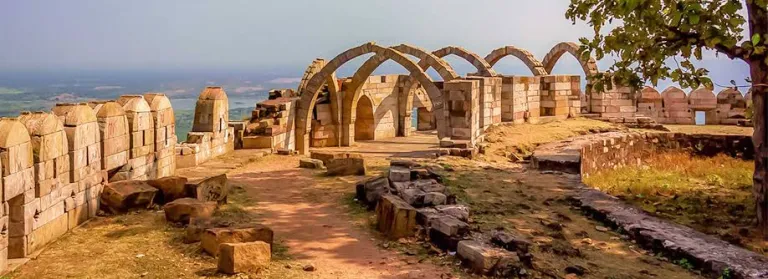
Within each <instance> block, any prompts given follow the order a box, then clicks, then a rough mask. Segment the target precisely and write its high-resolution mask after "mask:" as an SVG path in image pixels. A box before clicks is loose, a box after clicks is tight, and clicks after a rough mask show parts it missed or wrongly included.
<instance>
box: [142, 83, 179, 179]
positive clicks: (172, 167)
mask: <svg viewBox="0 0 768 279" xmlns="http://www.w3.org/2000/svg"><path fill="white" fill-rule="evenodd" d="M144 99H145V100H146V101H147V103H149V109H150V112H151V114H152V122H153V123H154V126H153V129H154V135H155V143H154V147H155V150H154V152H155V156H154V159H155V161H154V162H153V166H152V169H153V170H154V172H151V173H148V176H149V178H151V179H155V178H162V177H167V176H173V175H174V174H176V156H174V152H175V150H176V142H177V140H178V138H177V137H176V117H175V115H174V113H173V107H171V101H170V100H169V99H168V97H166V96H165V95H164V94H160V93H147V94H144Z"/></svg>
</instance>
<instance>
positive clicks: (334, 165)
mask: <svg viewBox="0 0 768 279" xmlns="http://www.w3.org/2000/svg"><path fill="white" fill-rule="evenodd" d="M349 155H350V156H351V155H352V154H349ZM326 168H327V169H328V171H327V174H328V175H329V176H347V175H365V173H366V168H365V159H363V158H362V157H359V156H352V157H348V158H338V159H331V160H330V161H328V163H327V164H326Z"/></svg>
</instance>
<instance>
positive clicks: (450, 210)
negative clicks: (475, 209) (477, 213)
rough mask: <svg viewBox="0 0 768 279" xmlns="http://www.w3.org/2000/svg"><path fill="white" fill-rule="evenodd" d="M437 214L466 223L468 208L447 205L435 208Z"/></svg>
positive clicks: (458, 205)
mask: <svg viewBox="0 0 768 279" xmlns="http://www.w3.org/2000/svg"><path fill="white" fill-rule="evenodd" d="M435 209H436V210H437V212H440V213H442V214H445V215H449V216H453V217H455V218H456V219H459V220H461V221H464V222H467V221H468V220H469V207H467V206H466V205H461V204H447V205H438V206H435Z"/></svg>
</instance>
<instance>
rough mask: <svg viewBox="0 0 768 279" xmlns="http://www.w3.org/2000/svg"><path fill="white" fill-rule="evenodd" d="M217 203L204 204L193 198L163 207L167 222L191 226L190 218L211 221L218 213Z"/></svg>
mask: <svg viewBox="0 0 768 279" xmlns="http://www.w3.org/2000/svg"><path fill="white" fill-rule="evenodd" d="M217 206H218V204H216V202H212V201H211V202H204V201H200V200H197V199H192V198H183V199H178V200H175V201H172V202H169V203H167V204H166V205H165V206H163V211H165V220H167V221H168V222H173V223H181V224H189V219H190V218H196V219H209V218H211V217H212V216H213V213H214V212H215V211H216V207H217Z"/></svg>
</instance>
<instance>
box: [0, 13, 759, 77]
mask: <svg viewBox="0 0 768 279" xmlns="http://www.w3.org/2000/svg"><path fill="white" fill-rule="evenodd" d="M568 3H569V1H568V0H476V1H466V0H387V1H383V0H378V1H373V0H326V1H319V0H311V1H310V0H305V1H302V0H279V1H255V0H250V1H245V0H219V1H214V0H210V1H207V0H162V1H158V0H130V1H124V0H121V1H116V0H70V1H42V0H0V70H2V71H20V70H25V71H26V70H39V69H47V70H56V69H62V70H64V69H95V70H113V69H126V70H142V69H196V70H200V69H211V70H218V69H238V70H253V71H260V70H264V71H268V70H269V69H275V68H281V69H294V68H295V69H297V70H296V71H297V72H296V76H300V75H301V74H302V72H303V70H304V67H306V65H308V64H309V62H311V61H312V59H314V58H316V57H325V58H332V57H333V56H335V55H336V54H338V53H340V52H342V51H344V50H346V49H347V48H350V47H353V46H356V45H359V44H362V43H364V42H367V41H375V42H377V43H379V44H381V45H394V44H399V43H410V44H413V45H417V46H421V47H423V48H425V49H430V50H434V49H438V48H440V47H443V46H447V45H458V46H463V47H465V48H467V49H469V50H472V51H475V52H477V53H478V54H480V55H481V56H485V55H486V54H487V53H488V52H490V51H491V50H492V49H494V48H497V47H500V46H503V45H515V46H518V47H522V48H525V49H528V50H529V51H531V52H532V53H534V54H535V55H536V56H537V57H538V58H540V59H541V58H543V57H544V55H545V54H546V53H547V52H548V51H549V49H550V48H551V47H552V46H553V45H554V44H556V43H558V42H562V41H576V40H577V39H578V38H579V37H582V36H589V35H590V34H591V30H590V29H589V28H588V27H587V26H585V25H583V24H577V25H575V26H574V25H572V24H571V22H569V21H568V20H566V19H565V17H564V12H565V10H566V9H567V6H568ZM361 60H362V59H361ZM449 62H452V64H454V67H456V68H457V69H458V70H459V72H462V73H463V72H466V71H470V70H471V69H470V68H469V66H468V64H462V63H464V62H462V61H460V60H458V59H456V58H451V59H449ZM360 63H362V61H358V62H356V63H352V64H351V66H345V68H344V70H343V71H346V72H351V71H353V70H354V68H355V67H356V66H355V65H359V64H360ZM609 64H610V61H601V62H600V63H599V65H600V66H602V67H603V68H605V67H607V65H609ZM702 65H703V66H708V67H709V68H710V70H711V71H712V72H713V73H712V75H713V77H714V79H715V81H716V82H719V83H728V80H730V79H737V80H739V81H740V80H743V78H744V77H746V76H747V75H748V69H747V67H746V65H744V64H742V63H740V62H732V61H728V60H727V59H725V58H720V59H715V58H714V57H710V58H708V59H707V61H704V62H703V64H702ZM347 68H349V69H347ZM497 70H498V71H499V72H502V73H508V74H527V70H526V68H524V67H523V66H522V63H519V62H518V61H514V59H513V58H507V59H505V60H503V61H502V62H501V63H500V64H499V66H498V68H497ZM555 72H556V73H573V74H576V73H579V72H580V70H579V67H578V64H577V63H575V60H574V59H570V58H566V59H564V61H563V63H562V65H558V66H557V67H556V71H555Z"/></svg>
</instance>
